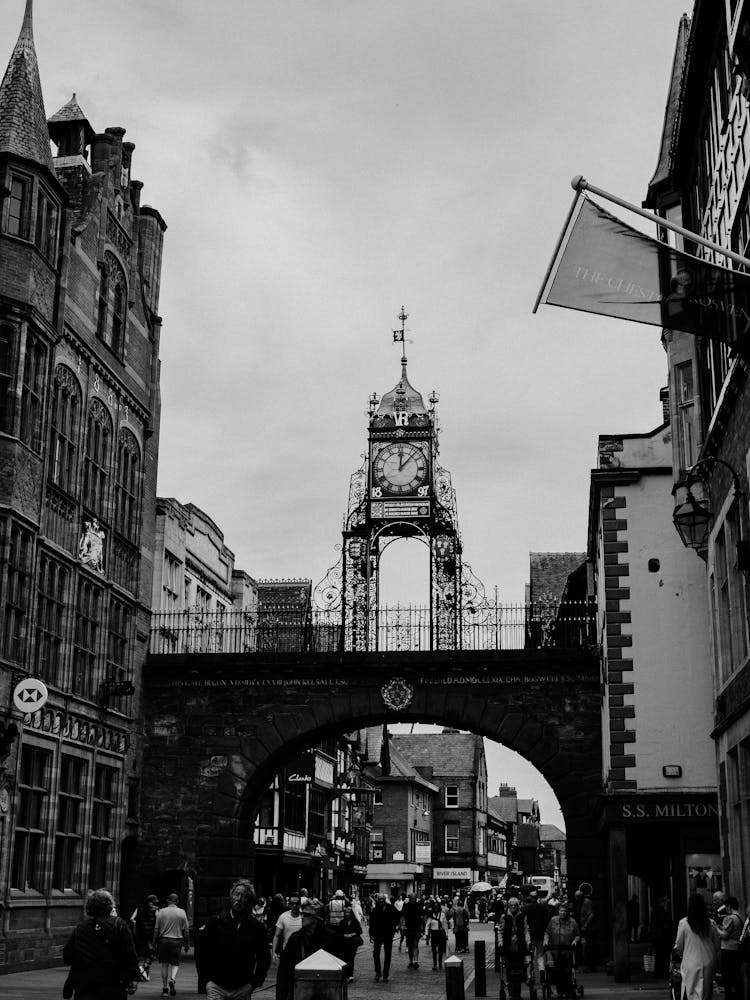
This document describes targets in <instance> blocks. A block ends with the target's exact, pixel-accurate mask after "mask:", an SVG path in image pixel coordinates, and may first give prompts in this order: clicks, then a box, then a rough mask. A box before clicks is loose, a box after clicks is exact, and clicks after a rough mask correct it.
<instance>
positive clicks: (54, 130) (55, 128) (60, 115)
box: [47, 94, 94, 142]
mask: <svg viewBox="0 0 750 1000" xmlns="http://www.w3.org/2000/svg"><path fill="white" fill-rule="evenodd" d="M73 122H80V123H81V124H82V125H83V128H84V131H85V133H86V142H90V141H91V139H92V137H93V135H94V130H93V128H92V127H91V123H90V122H89V120H88V118H87V117H86V115H85V114H84V113H83V111H82V110H81V105H80V104H79V103H78V100H77V99H76V95H75V94H73V96H72V97H71V99H70V100H69V101H68V103H67V104H65V105H63V107H61V108H60V110H59V111H56V112H55V113H54V115H52V117H51V118H50V120H49V121H48V122H47V125H48V127H49V134H50V138H51V139H53V140H56V138H57V136H58V135H60V133H61V132H63V131H64V129H65V126H66V125H70V124H72V123H73Z"/></svg>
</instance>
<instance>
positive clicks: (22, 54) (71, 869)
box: [0, 0, 166, 970]
mask: <svg viewBox="0 0 750 1000" xmlns="http://www.w3.org/2000/svg"><path fill="white" fill-rule="evenodd" d="M124 136H125V130H124V129H123V128H108V129H105V131H104V132H100V133H98V132H96V131H95V129H94V128H93V127H92V125H91V124H90V123H89V121H88V120H87V118H86V116H85V114H84V112H83V111H82V110H81V107H80V106H79V104H78V102H77V100H76V97H75V95H73V97H72V98H71V100H70V101H69V102H68V103H67V104H66V105H65V106H64V107H63V108H61V109H60V111H58V112H57V113H56V114H55V115H53V116H52V117H51V118H50V119H49V120H47V116H46V114H45V109H44V102H43V99H42V90H41V85H40V79H39V72H38V68H37V59H36V53H35V49H34V39H33V32H32V3H31V0H27V3H26V11H25V15H24V17H23V22H22V26H21V31H20V35H19V37H18V41H17V43H16V45H15V48H14V49H13V51H12V53H11V54H10V61H9V63H8V68H7V70H6V73H5V76H4V77H3V79H2V83H0V622H1V623H2V625H1V626H0V727H1V728H0V914H2V917H1V919H2V933H1V935H0V966H4V967H5V969H6V970H7V969H13V968H22V967H25V966H28V965H31V964H35V965H39V964H43V963H50V962H53V961H54V960H55V959H56V958H57V957H58V956H59V954H60V950H61V946H62V943H63V942H64V941H65V940H66V938H67V936H68V934H69V931H70V928H71V927H72V926H73V925H74V924H75V923H76V922H77V920H78V919H79V917H80V915H81V909H82V904H83V901H84V900H85V898H86V892H87V890H88V889H89V888H91V887H96V886H101V885H107V886H109V887H114V888H115V889H117V887H118V885H120V883H121V881H125V880H126V879H127V871H126V869H127V866H128V863H129V862H128V858H129V857H131V855H132V852H131V851H130V850H129V845H131V844H132V843H133V842H134V838H135V836H136V834H137V829H138V808H139V788H138V783H137V774H138V757H139V746H138V737H137V732H138V727H137V726H136V723H135V719H136V717H137V713H138V711H139V702H140V675H141V670H142V665H143V662H144V660H145V656H146V651H147V642H148V632H149V617H150V606H151V575H152V565H151V561H152V552H153V548H154V517H155V509H156V504H155V492H156V491H155V487H156V463H157V452H158V437H159V391H158V390H159V336H160V331H161V320H160V318H159V315H158V303H159V284H160V271H161V254H162V241H163V234H164V230H165V229H166V226H165V223H164V221H163V220H162V218H161V216H160V215H159V213H158V212H157V211H156V210H155V209H152V208H148V207H142V206H141V202H140V199H141V187H142V184H141V182H140V181H137V180H135V179H133V176H132V172H131V167H132V159H133V151H134V145H133V143H131V142H125V141H124ZM50 140H51V142H52V144H54V147H55V149H54V153H53V149H52V146H51V142H50ZM55 154H56V155H55ZM121 859H122V860H121Z"/></svg>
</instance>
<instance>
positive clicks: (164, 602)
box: [161, 552, 182, 611]
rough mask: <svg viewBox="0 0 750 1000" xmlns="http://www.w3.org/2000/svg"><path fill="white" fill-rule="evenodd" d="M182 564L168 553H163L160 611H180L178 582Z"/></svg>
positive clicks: (180, 576) (180, 577)
mask: <svg viewBox="0 0 750 1000" xmlns="http://www.w3.org/2000/svg"><path fill="white" fill-rule="evenodd" d="M181 579H182V563H181V562H180V561H179V560H178V559H175V557H174V556H173V555H170V553H169V552H165V553H164V568H163V570H162V578H161V580H162V582H161V610H162V611H179V610H180V580H181Z"/></svg>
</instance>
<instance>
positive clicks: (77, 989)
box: [63, 889, 140, 1000]
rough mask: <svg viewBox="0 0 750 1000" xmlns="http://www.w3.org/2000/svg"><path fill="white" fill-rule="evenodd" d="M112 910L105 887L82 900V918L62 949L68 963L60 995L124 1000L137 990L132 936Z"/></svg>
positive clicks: (113, 908)
mask: <svg viewBox="0 0 750 1000" xmlns="http://www.w3.org/2000/svg"><path fill="white" fill-rule="evenodd" d="M114 913H115V901H114V898H113V897H112V893H111V892H108V891H107V889H95V890H94V892H92V893H91V895H90V896H89V898H88V899H87V900H86V917H85V918H84V919H83V920H82V921H81V923H80V924H78V926H77V927H76V928H75V930H74V931H73V933H72V934H71V936H70V938H69V940H68V943H67V944H66V945H65V947H64V948H63V962H65V964H66V965H69V966H70V973H69V975H68V978H67V980H66V981H65V985H64V986H63V997H66V998H70V997H75V998H76V1000H93V998H96V1000H125V997H127V996H128V994H132V993H135V991H136V990H137V989H138V981H139V978H140V972H139V969H138V956H137V954H136V950H135V942H134V941H133V935H132V933H131V930H130V928H129V927H128V925H127V922H126V921H125V920H123V919H122V918H121V917H118V916H115V915H114Z"/></svg>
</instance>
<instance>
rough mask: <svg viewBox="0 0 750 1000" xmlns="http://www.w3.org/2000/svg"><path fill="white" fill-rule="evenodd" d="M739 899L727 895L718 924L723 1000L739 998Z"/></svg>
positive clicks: (740, 929) (738, 999)
mask: <svg viewBox="0 0 750 1000" xmlns="http://www.w3.org/2000/svg"><path fill="white" fill-rule="evenodd" d="M739 908H740V904H739V900H738V899H737V897H736V896H727V899H726V903H725V909H724V919H723V920H722V921H721V924H720V925H719V937H720V938H721V949H720V965H721V985H722V986H723V987H724V997H725V1000H740V991H741V985H742V984H741V982H740V951H739V948H740V935H741V934H742V926H743V920H742V917H741V916H740V915H739V913H738V910H739Z"/></svg>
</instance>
